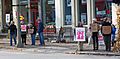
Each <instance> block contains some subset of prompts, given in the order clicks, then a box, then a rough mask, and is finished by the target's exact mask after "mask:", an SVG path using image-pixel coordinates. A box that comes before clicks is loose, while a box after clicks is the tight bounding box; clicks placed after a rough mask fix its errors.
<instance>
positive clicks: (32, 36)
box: [31, 34, 36, 45]
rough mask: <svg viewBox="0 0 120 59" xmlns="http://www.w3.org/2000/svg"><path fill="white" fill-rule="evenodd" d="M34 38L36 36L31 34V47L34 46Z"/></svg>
mask: <svg viewBox="0 0 120 59" xmlns="http://www.w3.org/2000/svg"><path fill="white" fill-rule="evenodd" d="M35 36H36V34H31V38H32V45H35Z"/></svg>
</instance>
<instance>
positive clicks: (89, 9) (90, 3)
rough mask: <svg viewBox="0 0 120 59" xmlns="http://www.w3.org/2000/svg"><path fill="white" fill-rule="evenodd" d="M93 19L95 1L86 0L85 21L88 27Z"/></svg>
mask: <svg viewBox="0 0 120 59" xmlns="http://www.w3.org/2000/svg"><path fill="white" fill-rule="evenodd" d="M93 18H95V0H87V20H88V27H89V26H90V23H92V20H93Z"/></svg>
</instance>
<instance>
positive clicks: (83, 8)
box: [78, 0, 87, 25]
mask: <svg viewBox="0 0 120 59" xmlns="http://www.w3.org/2000/svg"><path fill="white" fill-rule="evenodd" d="M78 22H82V23H83V24H84V25H87V0H79V20H78Z"/></svg>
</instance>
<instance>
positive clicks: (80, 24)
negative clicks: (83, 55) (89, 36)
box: [78, 22, 83, 51]
mask: <svg viewBox="0 0 120 59" xmlns="http://www.w3.org/2000/svg"><path fill="white" fill-rule="evenodd" d="M78 27H83V24H82V22H79V23H78ZM78 45H79V46H80V51H82V50H83V42H78Z"/></svg>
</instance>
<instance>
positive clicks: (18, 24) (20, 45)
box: [17, 0, 24, 48]
mask: <svg viewBox="0 0 120 59" xmlns="http://www.w3.org/2000/svg"><path fill="white" fill-rule="evenodd" d="M19 2H20V0H18V2H17V3H18V9H17V11H18V16H17V39H18V44H17V47H18V48H23V47H24V45H23V43H22V40H21V30H20V18H19V16H20V3H19Z"/></svg>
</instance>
